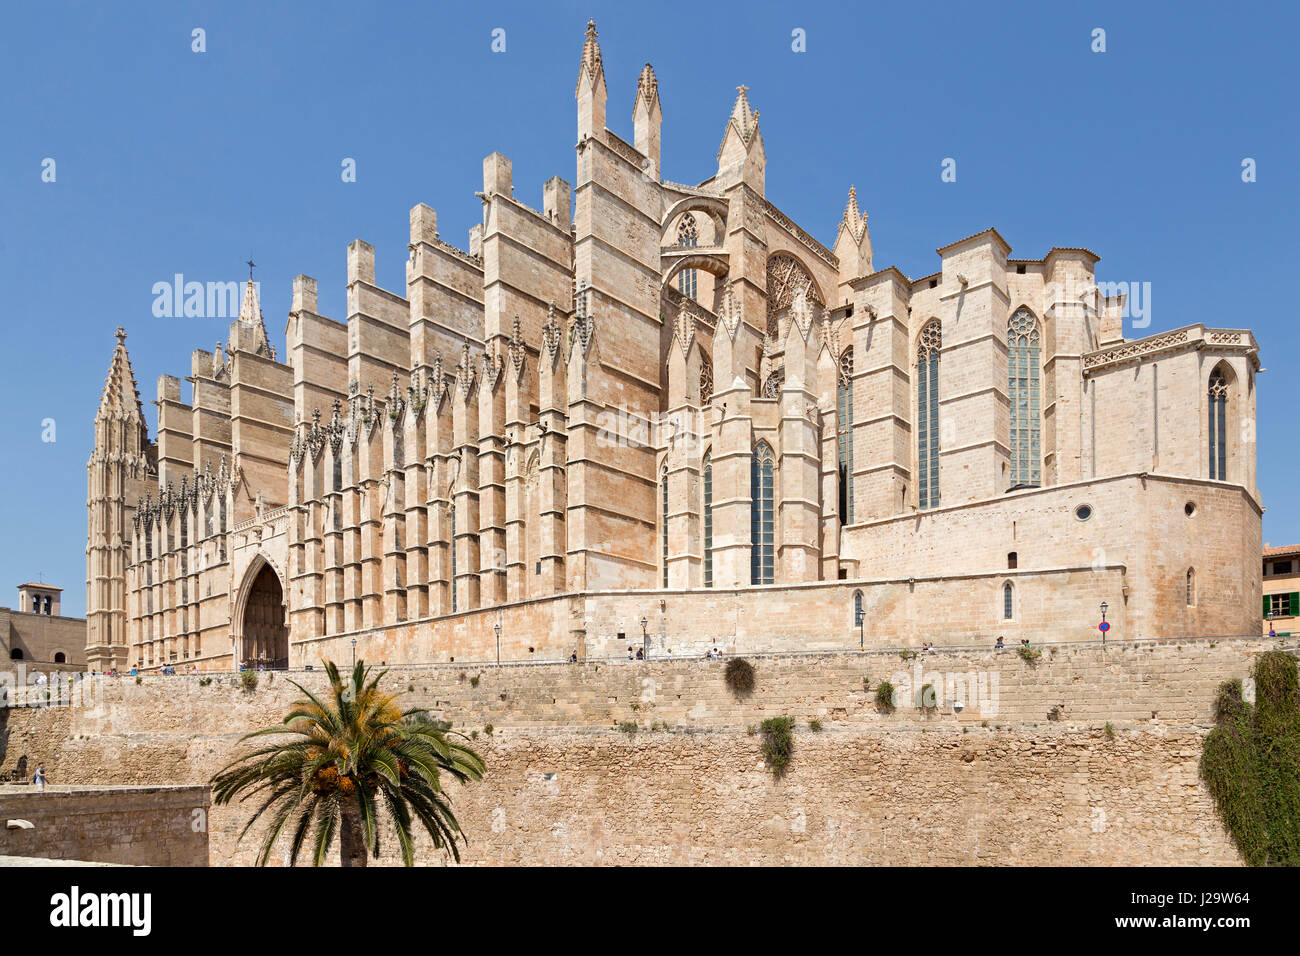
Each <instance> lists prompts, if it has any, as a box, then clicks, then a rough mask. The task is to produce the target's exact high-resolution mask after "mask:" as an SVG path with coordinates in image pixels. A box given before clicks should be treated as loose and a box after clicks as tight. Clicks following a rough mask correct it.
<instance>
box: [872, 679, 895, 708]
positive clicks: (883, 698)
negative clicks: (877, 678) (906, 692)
mask: <svg viewBox="0 0 1300 956" xmlns="http://www.w3.org/2000/svg"><path fill="white" fill-rule="evenodd" d="M876 710H878V711H880V712H881V713H882V714H892V713H893V712H894V685H893V684H891V683H890V682H889V681H887V680H882V681H881V682H880V683H879V684H877V685H876Z"/></svg>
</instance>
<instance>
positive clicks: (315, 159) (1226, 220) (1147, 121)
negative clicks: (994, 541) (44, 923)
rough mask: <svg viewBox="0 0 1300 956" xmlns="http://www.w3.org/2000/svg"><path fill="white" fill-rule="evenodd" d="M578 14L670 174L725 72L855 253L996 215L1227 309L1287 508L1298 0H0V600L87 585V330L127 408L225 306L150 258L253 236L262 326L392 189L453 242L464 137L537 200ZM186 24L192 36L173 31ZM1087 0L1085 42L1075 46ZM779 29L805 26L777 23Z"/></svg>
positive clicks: (328, 284) (897, 248)
mask: <svg viewBox="0 0 1300 956" xmlns="http://www.w3.org/2000/svg"><path fill="white" fill-rule="evenodd" d="M733 7H738V8H741V9H743V11H744V12H743V14H741V15H736V16H733V15H732V14H731V13H729V12H728V11H729V9H730V8H733ZM589 16H594V17H595V18H596V21H597V26H598V29H599V30H600V43H601V48H602V51H603V54H604V62H605V71H606V78H607V83H608V88H609V97H610V104H609V123H610V126H611V127H612V128H613V129H614V130H615V131H616V132H618V133H620V134H621V135H623V136H624V137H625V138H628V139H630V138H631V135H632V117H631V110H632V102H633V96H634V93H635V91H636V78H637V74H638V72H639V71H640V68H641V65H642V64H643V63H644V62H646V61H647V60H649V61H650V62H652V63H653V64H654V67H655V70H656V72H657V73H658V76H659V83H660V96H661V99H662V103H663V111H664V128H663V167H664V176H665V177H666V178H668V179H673V180H676V181H681V182H697V181H699V180H702V179H704V178H706V177H708V176H710V175H712V173H713V172H714V171H715V163H716V160H715V154H716V151H717V148H718V143H719V141H720V139H721V134H722V129H723V123H724V121H725V119H726V117H727V114H728V111H729V110H730V107H731V104H732V101H733V99H734V97H735V86H736V85H737V84H739V83H744V84H747V85H748V86H749V87H750V98H751V101H752V103H753V105H754V107H755V108H756V109H758V110H759V111H760V112H761V114H762V117H761V124H762V129H763V136H764V142H765V144H766V147H767V155H768V169H767V191H768V196H769V197H770V198H771V199H772V200H773V201H774V202H775V203H776V204H777V205H779V206H780V207H781V208H783V209H784V210H786V211H787V212H788V213H790V214H791V215H793V216H794V217H795V218H796V219H797V220H798V221H799V222H800V223H801V224H802V225H803V226H804V227H806V228H807V229H809V230H810V231H811V232H812V233H813V234H814V235H816V236H817V237H818V238H819V239H821V240H822V241H823V242H825V243H828V244H829V243H830V242H831V241H832V240H833V238H834V235H835V228H836V226H837V224H838V221H839V217H840V213H841V211H842V210H843V207H844V202H845V195H846V192H847V189H848V186H849V184H850V183H853V184H856V186H857V188H858V196H859V199H860V202H861V204H862V207H863V209H864V210H866V211H867V212H868V213H869V215H870V228H871V235H872V240H873V243H874V247H875V263H876V266H877V267H878V268H882V267H884V266H887V265H891V264H892V265H897V266H898V267H899V268H901V269H902V270H903V271H904V272H905V273H907V274H908V275H912V276H921V275H926V274H929V273H931V272H933V271H935V270H936V269H937V268H938V257H937V256H936V255H935V252H934V250H935V248H936V247H938V246H941V245H944V244H946V243H948V242H951V241H953V240H955V239H958V238H961V237H963V236H966V235H969V234H970V233H973V232H977V231H979V230H980V229H983V228H985V227H987V226H996V227H997V229H998V230H999V231H1000V232H1001V233H1002V235H1004V236H1005V237H1006V238H1007V240H1008V241H1009V242H1010V243H1011V244H1012V246H1013V252H1012V255H1013V256H1017V257H1026V258H1038V257H1040V256H1042V255H1043V254H1044V253H1045V252H1046V251H1047V250H1048V249H1050V248H1051V247H1052V246H1054V245H1059V246H1087V247H1088V248H1091V249H1093V250H1094V251H1095V252H1097V253H1098V254H1100V255H1101V257H1102V261H1101V263H1100V265H1099V267H1098V278H1099V279H1102V280H1110V281H1129V282H1134V281H1140V282H1150V283H1151V287H1152V291H1153V296H1152V299H1153V301H1152V306H1153V310H1152V324H1151V327H1150V328H1149V329H1148V330H1146V332H1147V333H1151V332H1157V331H1160V330H1161V329H1168V328H1175V327H1178V326H1181V325H1186V324H1188V323H1192V322H1206V323H1209V324H1212V325H1217V326H1227V327H1232V328H1240V327H1249V328H1252V329H1254V331H1255V334H1256V336H1257V337H1258V339H1259V342H1260V345H1261V348H1262V354H1263V361H1264V364H1265V366H1269V367H1272V368H1273V369H1274V371H1271V372H1269V373H1268V374H1265V375H1263V376H1261V377H1260V379H1259V393H1258V394H1259V411H1260V426H1259V434H1260V439H1261V441H1260V445H1259V460H1260V486H1261V489H1262V492H1263V496H1264V502H1265V505H1266V506H1267V508H1268V512H1267V514H1266V516H1265V520H1264V536H1265V538H1266V539H1268V540H1270V541H1272V542H1273V543H1274V544H1280V543H1283V542H1288V543H1289V542H1294V541H1298V540H1300V509H1297V506H1296V499H1295V497H1294V495H1293V494H1292V486H1293V484H1294V483H1295V480H1296V479H1295V477H1294V476H1293V475H1292V474H1291V473H1290V469H1292V468H1294V467H1295V466H1296V464H1297V453H1296V451H1295V445H1296V443H1295V442H1294V441H1293V440H1292V438H1291V435H1290V428H1291V427H1292V424H1293V423H1294V419H1293V418H1292V414H1293V409H1292V408H1291V406H1290V404H1289V402H1290V401H1291V400H1289V399H1287V398H1286V397H1285V394H1286V393H1285V381H1286V371H1285V370H1286V368H1287V367H1288V366H1289V365H1290V364H1291V363H1289V362H1288V361H1287V359H1286V357H1285V356H1287V355H1289V354H1290V355H1294V354H1296V349H1295V345H1296V331H1295V322H1294V317H1293V314H1294V304H1293V303H1294V300H1292V299H1291V298H1290V296H1289V294H1288V293H1287V292H1286V290H1287V289H1288V288H1289V287H1290V284H1291V282H1293V281H1295V271H1294V270H1295V264H1296V261H1297V255H1296V253H1297V248H1296V246H1297V244H1296V240H1295V235H1296V229H1297V223H1296V213H1297V195H1298V190H1297V185H1296V175H1297V145H1300V132H1298V131H1297V124H1296V115H1297V114H1296V107H1295V96H1296V93H1297V90H1298V89H1300V83H1298V82H1297V79H1298V77H1297V72H1298V71H1297V67H1296V60H1297V55H1296V52H1295V38H1296V36H1297V34H1298V33H1300V29H1298V28H1300V16H1297V14H1296V12H1295V8H1294V5H1291V7H1290V9H1287V8H1285V7H1283V6H1282V5H1280V4H1279V5H1276V6H1262V5H1259V6H1257V5H1254V4H1249V3H1233V4H1226V5H1225V4H1222V3H1215V4H1208V3H1205V4H1176V5H1175V4H1160V5H1157V4H1141V5H1137V4H1102V3H1095V4H1086V5H1085V4H1069V5H1065V4H1045V3H1041V2H1040V3H1023V4H1014V5H1011V4H1008V5H1005V6H1000V5H996V4H985V3H948V4H944V3H925V4H903V3H889V4H865V3H858V4H851V5H849V4H846V5H843V6H840V5H829V4H826V5H821V4H792V3H788V2H785V3H774V4H768V3H759V2H749V3H745V4H743V6H742V5H741V4H729V3H716V4H707V3H670V2H665V3H657V4H631V3H626V2H623V3H582V4H575V3H555V4H543V3H539V2H535V0H534V2H529V3H497V2H494V3H492V4H490V5H483V4H471V3H458V4H445V3H437V4H434V3H418V4H417V3H410V4H400V5H399V4H386V3H376V4H373V5H372V4H367V3H356V2H352V3H347V4H335V3H313V4H306V3H303V4H287V3H286V4H276V5H271V4H266V3H243V2H239V3H184V2H180V3H169V4H145V3H133V4H129V5H128V4H102V3H90V2H87V3H78V4H64V3H57V2H47V3H23V4H9V5H8V8H7V9H6V12H5V14H4V17H3V28H2V29H0V97H2V98H0V103H3V108H2V109H0V143H2V144H3V146H2V148H0V289H3V303H4V307H3V311H4V319H5V321H4V330H3V331H4V339H3V341H4V347H3V348H0V389H2V390H3V391H2V393H0V394H2V396H3V399H4V408H5V414H4V415H3V417H2V418H0V450H2V454H3V458H2V460H3V463H4V466H3V467H2V468H0V501H2V502H3V513H0V520H2V521H3V525H2V527H3V532H2V533H0V545H2V546H0V604H12V603H13V602H14V600H15V599H16V595H15V593H14V592H13V591H12V586H13V585H16V584H18V583H20V582H22V581H26V580H30V579H33V578H36V577H37V575H38V574H39V575H43V577H44V580H46V581H48V582H50V583H54V584H59V585H62V586H63V587H64V588H66V592H65V595H66V600H65V604H64V607H65V609H66V611H67V612H68V613H73V614H81V613H83V609H84V582H85V559H84V547H85V537H86V515H85V509H84V503H85V496H86V468H85V466H86V460H87V457H88V456H89V453H90V443H91V434H92V427H91V426H92V419H93V417H94V413H95V409H96V406H97V404H98V401H99V396H100V391H101V388H102V386H103V380H104V375H105V372H106V370H107V368H108V361H109V357H110V355H111V352H112V348H113V343H114V339H113V330H114V329H115V328H116V327H117V326H118V325H124V326H125V327H126V328H127V331H128V333H129V336H130V337H129V339H128V342H127V344H128V347H129V348H130V351H131V358H132V361H133V363H134V366H135V371H136V376H137V379H138V381H139V383H140V386H141V392H142V397H143V398H144V400H145V403H146V411H147V413H148V416H149V420H150V427H151V431H152V427H153V423H154V421H155V409H154V407H153V406H152V405H151V404H149V403H150V402H151V401H152V399H153V398H154V397H155V381H156V379H157V376H158V375H160V374H164V373H169V374H174V375H178V376H184V375H186V374H188V372H189V354H190V351H191V350H192V349H194V348H208V349H210V348H212V346H213V344H214V343H215V342H216V341H217V340H218V339H222V340H224V338H225V336H226V333H227V325H228V320H224V319H216V318H212V319H184V318H180V319H160V318H155V317H154V316H153V314H152V309H151V306H152V302H153V295H152V292H151V289H152V286H153V284H154V283H155V282H159V281H169V280H170V279H171V276H172V275H173V274H174V273H177V272H180V273H183V274H184V275H185V276H186V277H187V278H190V279H197V280H199V281H204V282H206V281H209V280H213V281H223V280H231V279H239V278H240V277H241V276H243V275H246V274H247V272H246V269H245V267H244V266H243V264H242V263H243V261H244V260H245V259H247V258H248V257H249V256H250V255H252V256H253V257H254V258H255V259H256V261H257V262H258V264H259V269H258V278H259V280H261V282H262V290H263V302H262V304H263V311H264V313H265V315H266V318H267V325H268V330H269V331H270V333H271V335H272V340H273V341H274V342H276V343H277V346H278V347H279V348H280V349H281V350H282V349H283V345H284V325H285V321H286V315H287V312H288V308H289V296H290V283H291V280H292V277H293V276H294V275H296V274H298V273H300V272H303V273H306V274H308V275H312V276H315V277H316V278H317V279H318V280H319V282H320V285H321V293H320V295H321V310H322V311H323V312H325V313H326V314H328V315H331V316H333V317H336V318H342V317H343V314H344V279H345V248H346V245H347V243H348V242H349V241H350V240H352V239H353V238H357V237H361V238H364V239H366V240H368V241H370V242H371V243H373V244H374V245H375V248H376V256H377V260H378V268H377V271H378V280H379V283H380V284H381V285H383V286H385V287H387V288H390V289H393V290H395V291H399V292H401V291H404V289H403V281H404V279H403V261H404V259H405V255H406V242H407V230H408V226H407V213H408V211H409V209H410V207H411V206H412V205H414V204H415V203H417V202H427V203H429V204H430V205H431V206H433V207H434V208H435V209H437V211H438V215H439V231H440V233H441V234H442V236H443V237H444V238H447V239H449V240H450V241H453V242H455V243H456V244H457V245H461V246H464V244H465V235H466V232H467V230H468V229H469V227H470V226H471V225H472V224H473V223H474V222H475V221H477V219H478V218H479V216H480V206H479V202H478V200H477V199H475V198H474V195H473V193H474V191H475V190H476V189H480V188H481V184H482V178H481V177H482V172H481V162H482V159H483V157H484V156H486V155H487V154H488V153H490V152H492V151H494V150H497V151H500V152H503V153H505V154H506V155H507V156H509V157H510V158H511V159H512V160H513V163H514V182H515V192H516V195H518V196H519V197H520V199H522V200H523V201H524V202H527V203H529V204H530V205H533V206H540V205H541V189H542V183H543V182H544V181H545V180H546V179H548V178H549V177H551V176H552V175H556V174H558V175H561V176H563V177H564V178H565V179H567V180H570V181H572V180H573V178H574V164H575V160H574V151H573V144H574V140H575V136H576V134H575V112H574V99H573V88H574V81H575V78H576V76H577V69H578V56H579V51H580V49H581V45H582V38H583V29H584V26H585V24H586V21H587V18H588V17H589ZM196 27H200V28H203V29H204V30H206V42H207V52H206V53H202V54H197V53H193V52H191V31H192V30H193V29H194V28H196ZM498 27H499V28H503V29H504V30H505V31H506V34H505V36H506V52H504V53H493V52H492V50H491V41H492V36H491V33H492V30H493V29H494V28H498ZM1097 27H1101V28H1104V29H1105V30H1106V45H1107V51H1106V52H1105V53H1093V52H1091V50H1090V45H1091V33H1092V30H1093V29H1094V28H1097ZM796 28H800V29H803V30H805V31H806V37H807V52H804V53H795V52H792V50H791V42H792V41H791V31H792V30H794V29H796ZM47 157H49V158H53V159H54V160H55V161H56V164H57V166H56V174H57V179H56V181H55V182H54V183H44V182H42V181H41V168H42V167H41V164H42V160H44V159H45V158H47ZM344 157H352V158H354V159H355V160H356V162H357V181H356V182H355V183H344V182H342V180H341V177H340V163H341V161H342V160H343V158H344ZM945 157H952V158H954V159H956V160H957V164H958V165H957V172H958V178H957V182H955V183H942V182H941V181H940V177H939V172H940V163H941V162H942V160H943V159H944V158H945ZM1245 157H1252V158H1254V159H1255V160H1256V161H1257V164H1258V167H1257V168H1258V181H1257V182H1255V183H1252V184H1245V183H1243V182H1242V181H1241V175H1240V174H1241V162H1242V159H1243V158H1245ZM185 395H186V397H187V398H188V388H187V390H186V392H185ZM46 418H53V419H54V420H55V422H56V428H57V432H56V439H57V440H56V441H55V442H53V443H46V442H42V440H41V439H42V424H41V423H42V420H43V419H46ZM1100 440H1101V441H1102V442H1103V443H1104V442H1106V441H1113V442H1117V443H1121V442H1124V441H1125V440H1126V439H1125V436H1124V435H1109V436H1101V438H1100Z"/></svg>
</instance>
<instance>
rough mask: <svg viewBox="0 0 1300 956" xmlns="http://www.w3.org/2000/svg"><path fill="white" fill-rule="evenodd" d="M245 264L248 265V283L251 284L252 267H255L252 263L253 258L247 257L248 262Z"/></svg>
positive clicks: (254, 263)
mask: <svg viewBox="0 0 1300 956" xmlns="http://www.w3.org/2000/svg"><path fill="white" fill-rule="evenodd" d="M246 264H247V265H248V281H249V282H252V281H253V267H254V266H256V265H257V263H256V262H254V261H253V257H252V256H249V257H248V262H247V263H246Z"/></svg>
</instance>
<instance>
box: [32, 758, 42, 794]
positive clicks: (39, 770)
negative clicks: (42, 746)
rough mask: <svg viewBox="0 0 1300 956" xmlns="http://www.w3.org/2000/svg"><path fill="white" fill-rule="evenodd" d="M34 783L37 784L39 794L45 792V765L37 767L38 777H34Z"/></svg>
mask: <svg viewBox="0 0 1300 956" xmlns="http://www.w3.org/2000/svg"><path fill="white" fill-rule="evenodd" d="M32 783H34V784H36V792H37V793H44V792H45V765H44V764H37V765H36V775H35V776H34V777H32Z"/></svg>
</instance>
